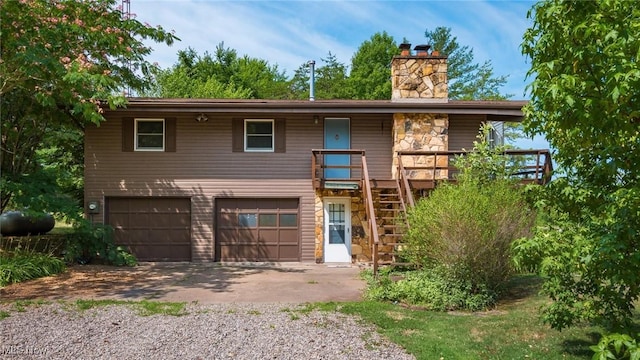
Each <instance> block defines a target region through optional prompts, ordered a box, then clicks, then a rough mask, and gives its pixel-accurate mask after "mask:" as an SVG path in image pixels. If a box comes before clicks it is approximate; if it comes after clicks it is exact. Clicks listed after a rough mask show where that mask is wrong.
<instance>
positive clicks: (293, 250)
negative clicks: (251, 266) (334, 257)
mask: <svg viewBox="0 0 640 360" xmlns="http://www.w3.org/2000/svg"><path fill="white" fill-rule="evenodd" d="M298 204H299V201H298V199H217V200H216V208H217V211H216V213H217V216H216V219H217V221H216V224H217V226H216V260H219V261H300V231H299V221H298V218H299V214H298V213H299V210H298Z"/></svg>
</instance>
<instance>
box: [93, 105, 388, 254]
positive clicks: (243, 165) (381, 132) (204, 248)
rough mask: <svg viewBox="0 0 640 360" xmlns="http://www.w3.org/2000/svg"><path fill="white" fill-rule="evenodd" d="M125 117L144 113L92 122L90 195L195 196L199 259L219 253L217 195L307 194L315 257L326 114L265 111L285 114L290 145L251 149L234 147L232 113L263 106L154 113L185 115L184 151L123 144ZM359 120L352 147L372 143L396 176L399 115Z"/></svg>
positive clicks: (304, 208) (376, 159)
mask: <svg viewBox="0 0 640 360" xmlns="http://www.w3.org/2000/svg"><path fill="white" fill-rule="evenodd" d="M318 116H319V118H320V119H323V118H324V116H323V115H322V114H319V115H318ZM333 116H334V115H332V117H333ZM123 117H130V118H133V117H138V116H137V115H135V114H130V113H125V114H122V116H119V117H118V118H112V119H109V120H108V121H106V122H104V123H102V124H101V125H100V127H89V128H87V129H86V132H85V133H86V135H85V200H86V201H91V200H98V201H101V203H102V206H104V198H105V197H109V196H172V197H176V196H177V197H190V198H191V206H192V213H191V237H192V239H191V240H192V260H194V261H212V260H213V259H214V250H215V249H214V242H213V238H214V234H215V224H214V220H215V208H214V200H213V199H214V198H218V197H256V198H261V197H279V198H292V197H295V198H299V199H300V238H301V245H300V247H301V248H300V254H301V260H302V261H314V260H315V255H314V250H315V249H314V247H315V224H314V211H315V209H314V207H315V203H314V191H313V187H312V184H311V149H315V148H322V146H323V125H322V121H319V122H318V124H315V123H314V121H313V116H311V115H292V114H278V115H274V114H271V115H269V116H262V118H276V119H285V128H286V129H285V131H286V152H284V153H255V152H253V153H247V152H233V151H232V150H233V149H232V136H231V135H232V132H231V127H232V121H231V119H232V117H237V118H261V116H258V115H256V114H246V115H245V116H238V115H234V116H223V115H214V114H210V115H208V117H209V121H208V122H206V123H197V122H196V121H195V117H194V116H193V115H188V116H185V115H182V114H180V115H177V114H162V113H157V114H148V115H146V117H156V118H158V117H163V118H169V117H176V118H177V120H176V134H177V137H176V152H135V151H134V152H123V151H122V150H123V143H122V141H123V136H122V123H123V122H122V118H123ZM351 126H352V131H351V134H352V135H351V136H352V148H363V149H365V150H366V151H367V160H368V163H369V167H370V169H371V170H370V173H371V177H372V178H390V176H391V174H390V172H391V171H390V169H391V116H390V115H375V116H373V115H372V116H360V115H359V116H358V117H355V116H352V117H351ZM94 221H97V222H103V221H104V214H98V215H94Z"/></svg>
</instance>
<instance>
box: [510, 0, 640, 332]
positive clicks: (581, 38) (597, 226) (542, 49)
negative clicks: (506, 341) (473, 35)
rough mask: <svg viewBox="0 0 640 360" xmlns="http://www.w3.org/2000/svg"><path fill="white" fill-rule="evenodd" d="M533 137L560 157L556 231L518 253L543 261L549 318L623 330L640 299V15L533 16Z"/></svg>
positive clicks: (540, 6)
mask: <svg viewBox="0 0 640 360" xmlns="http://www.w3.org/2000/svg"><path fill="white" fill-rule="evenodd" d="M529 17H530V18H532V19H533V25H532V26H531V28H529V29H528V30H527V31H526V33H525V35H524V42H523V44H522V51H523V53H524V54H525V55H527V56H528V57H529V58H530V59H531V69H530V71H529V76H530V77H531V78H532V79H533V81H532V83H531V84H530V85H529V87H528V90H529V91H530V93H531V101H530V103H529V104H528V105H527V106H526V107H525V115H526V122H525V127H526V130H527V131H528V133H529V134H543V135H545V136H546V138H547V139H548V140H549V142H550V144H551V146H552V147H553V148H554V149H556V155H555V160H556V162H557V163H558V165H559V167H560V169H561V171H560V172H559V173H558V174H557V177H558V178H557V179H556V180H555V181H553V182H552V183H551V186H549V187H547V188H545V189H544V190H546V191H545V193H546V197H545V198H544V201H546V204H547V205H548V206H549V207H550V208H551V209H553V213H552V214H551V216H549V217H550V219H549V221H550V225H549V226H548V227H546V228H544V229H541V230H540V232H539V235H538V236H537V237H535V238H534V239H532V240H529V241H525V242H523V243H521V244H520V245H519V248H520V249H521V250H522V253H523V254H524V255H525V256H528V257H537V258H539V259H541V264H542V265H541V271H542V273H543V274H544V275H545V276H546V281H545V283H544V291H545V292H546V293H547V294H549V295H550V297H551V299H552V300H553V303H552V304H551V305H549V306H548V307H547V308H546V309H545V311H544V314H545V319H546V320H547V321H548V322H549V323H550V324H551V325H552V326H553V327H555V328H558V329H562V328H564V327H567V326H571V325H574V324H576V323H578V322H580V321H584V320H588V321H595V322H598V323H601V324H604V325H607V326H610V327H615V326H620V325H625V324H626V323H628V322H629V321H630V320H631V316H632V309H633V308H634V304H635V302H636V301H637V300H638V297H639V296H640V61H639V60H640V36H638V34H640V7H638V6H637V4H636V3H634V2H628V1H617V0H598V1H587V2H576V1H564V0H547V1H542V2H539V3H537V4H536V5H534V7H533V8H532V9H531V10H530V12H529Z"/></svg>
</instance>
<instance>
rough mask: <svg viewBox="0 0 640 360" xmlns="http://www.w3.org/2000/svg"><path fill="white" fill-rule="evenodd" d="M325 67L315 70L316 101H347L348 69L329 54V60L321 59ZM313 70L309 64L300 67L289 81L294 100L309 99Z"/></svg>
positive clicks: (291, 95) (348, 92) (348, 94)
mask: <svg viewBox="0 0 640 360" xmlns="http://www.w3.org/2000/svg"><path fill="white" fill-rule="evenodd" d="M321 61H322V62H324V65H322V66H317V67H316V68H315V83H314V90H315V94H314V97H315V98H316V99H346V98H349V97H350V96H351V95H350V91H349V88H348V84H347V80H348V77H347V68H346V66H345V65H344V64H343V63H341V62H339V61H338V59H337V58H336V56H335V55H334V54H332V53H331V52H329V54H328V55H327V58H325V59H321ZM310 77H311V69H310V67H309V65H308V64H307V63H305V64H302V65H300V67H298V69H297V70H296V71H295V73H294V76H293V78H292V79H291V80H290V81H289V89H290V95H289V97H290V98H292V99H299V100H303V99H308V98H309V91H310V90H309V79H310Z"/></svg>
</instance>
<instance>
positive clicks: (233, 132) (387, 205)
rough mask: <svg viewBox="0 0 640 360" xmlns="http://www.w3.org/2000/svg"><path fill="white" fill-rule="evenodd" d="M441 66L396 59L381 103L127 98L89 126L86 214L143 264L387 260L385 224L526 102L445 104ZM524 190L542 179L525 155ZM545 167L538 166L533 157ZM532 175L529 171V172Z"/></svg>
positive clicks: (429, 57)
mask: <svg viewBox="0 0 640 360" xmlns="http://www.w3.org/2000/svg"><path fill="white" fill-rule="evenodd" d="M446 69H447V63H446V57H443V56H438V55H436V54H434V53H431V54H429V53H427V51H422V52H418V53H417V54H415V55H412V54H407V53H404V54H403V55H400V56H396V57H395V58H394V59H393V63H392V83H393V96H392V99H390V100H384V101H352V100H330V101H329V100H328V101H279V100H217V99H149V98H132V99H130V100H129V103H128V106H127V108H120V109H116V110H110V109H105V114H104V115H105V118H106V121H105V122H103V123H102V124H101V125H100V126H94V127H90V128H87V129H86V133H85V154H84V155H85V200H86V213H87V217H88V218H90V219H91V220H92V221H93V222H94V223H104V224H109V225H111V226H113V228H114V230H115V240H116V243H118V244H123V245H126V246H128V247H129V248H130V250H131V251H132V252H133V253H134V254H135V255H136V256H137V257H138V258H139V260H142V261H301V262H326V263H333V262H336V263H339V262H351V261H370V260H372V259H373V260H375V263H376V264H377V262H378V260H379V259H384V258H385V257H386V258H388V257H389V256H390V255H389V254H390V253H391V252H392V250H393V248H394V247H395V246H396V245H397V243H398V241H399V240H398V238H399V237H400V235H401V234H400V232H399V230H398V228H397V225H396V221H395V219H396V218H398V216H401V215H402V213H403V212H404V211H405V210H406V207H408V206H410V205H411V202H412V201H413V196H415V195H420V194H421V193H422V192H424V191H425V189H426V190H428V189H430V188H433V186H434V185H435V181H436V180H438V179H448V178H450V177H451V174H452V171H453V169H452V168H450V167H449V159H450V158H451V156H452V155H453V154H457V153H459V152H460V151H461V150H462V149H463V148H466V149H470V148H471V147H472V143H473V141H474V140H475V138H476V135H477V134H478V131H479V128H480V125H481V123H483V122H487V121H495V122H503V121H519V120H521V118H522V111H521V109H522V106H523V105H524V104H525V102H523V101H449V100H448V99H447V72H446ZM532 154H533V155H534V157H536V156H537V163H535V164H534V165H532V166H530V167H529V171H528V173H530V174H534V175H533V177H529V178H530V179H531V181H541V179H543V177H542V173H543V172H544V171H548V170H549V168H548V167H546V168H545V164H547V160H545V159H547V158H548V153H545V152H544V151H543V152H533V153H532ZM541 158H542V159H543V160H542V161H541V160H540V159H541ZM531 169H534V170H531Z"/></svg>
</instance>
